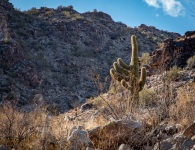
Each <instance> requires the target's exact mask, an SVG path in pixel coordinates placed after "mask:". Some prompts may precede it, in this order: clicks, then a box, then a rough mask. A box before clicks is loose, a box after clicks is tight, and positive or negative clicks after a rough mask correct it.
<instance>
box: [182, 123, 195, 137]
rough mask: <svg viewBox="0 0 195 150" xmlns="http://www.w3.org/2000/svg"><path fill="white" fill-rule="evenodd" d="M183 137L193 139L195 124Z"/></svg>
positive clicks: (186, 130)
mask: <svg viewBox="0 0 195 150" xmlns="http://www.w3.org/2000/svg"><path fill="white" fill-rule="evenodd" d="M183 135H184V136H186V137H188V138H192V137H193V136H195V122H194V123H192V124H191V125H190V126H189V127H187V128H186V129H185V131H184V132H183Z"/></svg>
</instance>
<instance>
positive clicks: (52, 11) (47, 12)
mask: <svg viewBox="0 0 195 150" xmlns="http://www.w3.org/2000/svg"><path fill="white" fill-rule="evenodd" d="M54 13H55V11H54V10H49V11H46V12H45V15H47V16H51V15H53V14H54Z"/></svg>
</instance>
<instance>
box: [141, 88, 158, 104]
mask: <svg viewBox="0 0 195 150" xmlns="http://www.w3.org/2000/svg"><path fill="white" fill-rule="evenodd" d="M139 98H140V99H139V104H140V105H141V106H151V105H154V104H155V103H156V102H157V99H158V96H157V94H156V92H155V91H154V90H153V89H144V90H142V91H140V92H139Z"/></svg>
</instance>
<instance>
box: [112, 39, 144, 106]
mask: <svg viewBox="0 0 195 150" xmlns="http://www.w3.org/2000/svg"><path fill="white" fill-rule="evenodd" d="M131 45H132V55H131V62H130V65H127V64H125V63H124V62H123V61H122V59H121V58H118V59H117V62H114V64H113V68H114V69H113V68H112V69H111V70H110V75H111V77H112V78H113V79H115V80H118V81H119V82H121V85H122V86H123V87H124V88H126V89H128V90H129V91H130V92H129V98H128V100H129V105H130V102H132V100H133V99H134V100H135V101H136V102H138V100H139V92H140V91H141V90H142V89H143V87H144V85H145V81H146V68H145V67H142V68H141V74H140V77H139V57H138V44H137V41H136V37H135V36H134V35H132V36H131Z"/></svg>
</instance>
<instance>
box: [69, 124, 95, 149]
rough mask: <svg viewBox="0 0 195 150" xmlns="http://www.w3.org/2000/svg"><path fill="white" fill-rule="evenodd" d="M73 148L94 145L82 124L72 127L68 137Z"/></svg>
mask: <svg viewBox="0 0 195 150" xmlns="http://www.w3.org/2000/svg"><path fill="white" fill-rule="evenodd" d="M67 141H68V142H69V145H70V149H71V150H77V149H81V148H82V149H83V148H85V149H86V148H87V147H92V146H93V145H92V143H91V141H90V139H89V137H88V134H87V132H86V131H85V130H83V127H82V126H75V127H73V128H72V129H71V131H70V134H69V136H68V138H67Z"/></svg>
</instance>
